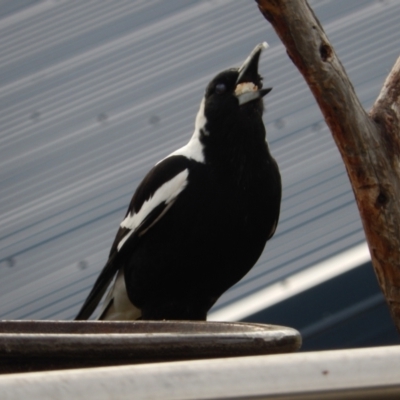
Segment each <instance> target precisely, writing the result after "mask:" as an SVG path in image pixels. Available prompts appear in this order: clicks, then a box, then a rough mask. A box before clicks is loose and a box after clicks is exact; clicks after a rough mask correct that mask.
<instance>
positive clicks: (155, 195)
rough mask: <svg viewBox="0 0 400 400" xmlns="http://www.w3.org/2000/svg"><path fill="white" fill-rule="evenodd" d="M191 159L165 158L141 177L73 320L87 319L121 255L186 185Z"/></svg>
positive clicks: (106, 285)
mask: <svg viewBox="0 0 400 400" xmlns="http://www.w3.org/2000/svg"><path fill="white" fill-rule="evenodd" d="M189 163H190V161H189V160H188V159H187V158H186V157H184V156H172V157H167V158H166V159H164V160H163V161H161V162H160V163H158V164H157V165H156V166H155V167H154V168H153V169H152V170H151V171H150V172H149V173H148V174H147V175H146V177H145V178H144V179H143V181H142V182H141V184H140V185H139V187H138V188H137V190H136V192H135V194H134V195H133V198H132V201H131V203H130V205H129V208H128V211H127V213H126V216H125V219H124V220H123V221H122V222H121V225H120V228H119V230H118V232H117V235H116V237H115V240H114V243H113V245H112V247H111V251H110V255H109V259H108V261H107V264H106V265H105V266H104V268H103V270H102V271H101V273H100V275H99V277H98V278H97V280H96V282H95V284H94V286H93V288H92V290H91V292H90V293H89V295H88V297H87V299H86V300H85V303H84V304H83V306H82V308H81V310H80V311H79V313H78V315H77V316H76V318H75V319H76V320H81V319H88V318H89V317H90V315H91V314H92V313H93V311H94V310H95V308H96V307H97V305H98V304H99V302H100V300H101V299H102V297H103V295H104V293H105V291H106V290H107V287H108V286H109V285H110V283H111V281H112V280H113V278H114V276H115V274H116V273H117V272H118V269H119V268H120V265H121V262H120V260H119V259H120V257H123V253H125V250H126V249H133V248H134V247H135V246H136V245H137V242H138V241H139V240H138V239H139V238H140V237H141V236H142V235H144V234H145V233H146V232H147V231H148V230H149V229H151V228H152V227H153V226H154V225H155V224H156V223H157V222H158V221H159V220H160V219H161V218H162V217H163V216H164V215H165V213H166V212H167V211H168V210H169V208H170V207H171V206H172V204H173V203H174V202H175V200H176V199H177V197H178V195H179V194H180V193H181V192H182V191H183V190H184V189H185V187H186V185H187V184H188V176H189Z"/></svg>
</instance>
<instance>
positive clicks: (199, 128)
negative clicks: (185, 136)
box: [157, 98, 209, 164]
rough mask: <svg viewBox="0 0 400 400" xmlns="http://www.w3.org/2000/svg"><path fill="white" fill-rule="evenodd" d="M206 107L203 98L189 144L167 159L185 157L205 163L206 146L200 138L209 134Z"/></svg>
mask: <svg viewBox="0 0 400 400" xmlns="http://www.w3.org/2000/svg"><path fill="white" fill-rule="evenodd" d="M204 105H205V99H204V98H203V100H202V102H201V103H200V109H199V112H198V113H197V116H196V121H195V124H194V132H193V135H192V137H191V138H190V140H189V142H188V143H187V144H186V145H185V146H183V147H181V148H179V149H178V150H175V151H174V152H173V153H171V154H169V155H168V156H167V157H165V158H168V157H172V156H184V157H186V158H189V159H191V160H194V161H197V162H200V163H204V151H203V150H204V146H203V144H202V143H201V140H200V137H201V135H202V134H203V135H206V136H207V135H208V134H209V133H208V131H207V129H206V124H207V118H206V116H205V114H204ZM165 158H163V159H162V160H161V161H163V160H165ZM161 161H159V162H158V163H157V164H159V163H160V162H161Z"/></svg>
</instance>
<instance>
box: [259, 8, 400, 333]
mask: <svg viewBox="0 0 400 400" xmlns="http://www.w3.org/2000/svg"><path fill="white" fill-rule="evenodd" d="M256 2H257V3H258V7H259V9H260V11H261V13H262V14H263V15H264V17H265V18H266V19H267V20H268V21H269V22H270V23H271V24H272V25H273V27H274V28H275V31H276V32H277V34H278V35H279V37H280V38H281V40H282V42H283V43H284V45H285V46H286V49H287V53H288V55H289V57H290V59H291V60H292V61H293V63H294V64H295V65H296V66H297V68H298V69H299V71H300V72H301V73H302V75H303V77H304V79H305V80H306V82H307V83H308V85H309V87H310V89H311V91H312V93H313V94H314V97H315V99H316V101H317V103H318V105H319V107H320V108H321V111H322V113H323V115H324V117H325V120H326V123H327V124H328V126H329V128H330V130H331V132H332V136H333V138H334V140H335V142H336V145H337V146H338V148H339V151H340V154H341V156H342V158H343V161H344V163H345V166H346V169H347V173H348V175H349V178H350V181H351V184H352V187H353V191H354V194H355V197H356V201H357V205H358V208H359V211H360V215H361V219H362V222H363V226H364V230H365V234H366V238H367V241H368V245H369V248H370V252H371V257H372V262H373V265H374V268H375V272H376V275H377V277H378V281H379V284H380V286H381V288H382V290H383V292H384V294H385V296H386V300H387V302H388V304H389V307H390V310H391V313H392V317H393V319H394V321H395V324H396V326H397V329H398V330H399V331H400V202H399V201H398V199H399V197H400V162H399V161H400V160H399V157H400V59H399V60H398V61H397V63H396V64H395V66H394V68H393V70H392V72H391V73H390V75H389V76H388V78H387V80H386V82H385V85H384V87H383V89H382V91H381V94H380V95H379V97H378V99H377V101H376V103H375V105H374V106H373V108H372V110H371V113H370V115H368V114H367V113H366V112H365V110H364V109H363V107H362V106H361V103H360V101H359V100H358V98H357V96H356V94H355V91H354V88H353V86H352V84H351V82H350V81H349V78H348V77H347V74H346V72H345V70H344V68H343V66H342V64H341V62H340V60H339V59H338V57H337V55H336V53H335V50H334V49H333V47H332V45H331V44H330V43H329V40H328V38H327V36H326V34H325V32H324V30H323V28H322V26H321V24H320V23H319V21H318V20H317V18H316V16H315V15H314V13H313V11H312V9H311V8H310V6H309V5H308V3H307V1H306V0H256Z"/></svg>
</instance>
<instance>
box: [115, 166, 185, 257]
mask: <svg viewBox="0 0 400 400" xmlns="http://www.w3.org/2000/svg"><path fill="white" fill-rule="evenodd" d="M188 175H189V170H188V169H185V170H183V171H182V172H180V173H179V174H178V175H175V176H174V177H173V178H172V179H171V180H169V181H168V182H165V183H164V184H163V185H162V186H160V187H159V188H158V189H157V190H156V192H155V193H154V194H153V196H152V197H150V198H149V199H148V200H146V201H145V202H144V203H143V205H142V207H141V208H140V210H139V211H138V212H137V213H134V214H132V213H131V212H129V214H128V215H127V216H126V218H125V219H124V220H123V221H122V222H121V228H127V229H130V232H128V233H127V235H126V236H125V237H124V238H123V239H122V240H121V241H120V242H119V243H118V250H120V249H121V248H122V246H123V245H124V243H125V242H126V241H127V240H128V239H129V237H130V236H131V235H132V233H133V232H135V230H136V229H137V227H138V226H140V224H141V223H142V222H143V221H144V220H145V218H146V217H147V216H148V215H149V214H150V213H151V211H152V210H154V209H155V208H156V207H157V206H158V205H160V204H161V203H163V202H165V203H166V204H167V205H168V204H169V203H170V202H171V201H173V200H174V199H175V198H176V197H177V196H178V194H179V193H180V192H182V190H183V189H185V187H186V185H187V178H188Z"/></svg>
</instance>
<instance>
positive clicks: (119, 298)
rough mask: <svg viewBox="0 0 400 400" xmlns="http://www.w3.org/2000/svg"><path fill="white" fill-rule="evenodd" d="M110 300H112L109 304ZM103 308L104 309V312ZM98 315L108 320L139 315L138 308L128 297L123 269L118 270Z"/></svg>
mask: <svg viewBox="0 0 400 400" xmlns="http://www.w3.org/2000/svg"><path fill="white" fill-rule="evenodd" d="M110 302H112V303H111V305H110ZM104 310H106V311H105V312H104ZM100 315H101V317H102V319H105V320H108V321H126V320H136V319H138V318H140V317H141V315H142V313H141V311H140V309H138V308H136V307H135V306H134V305H133V304H132V303H131V301H130V300H129V298H128V294H127V292H126V286H125V276H124V271H123V269H120V270H119V271H118V275H117V278H116V279H115V282H114V285H113V286H112V287H111V289H110V290H109V292H108V294H107V297H106V299H105V300H104V305H103V309H102V311H101V313H100Z"/></svg>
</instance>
